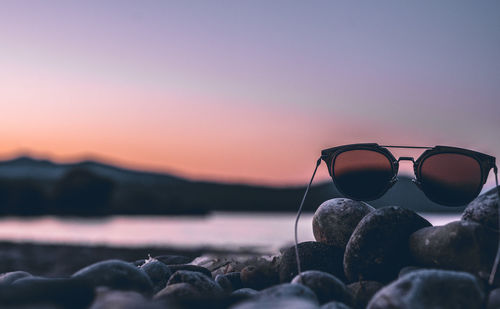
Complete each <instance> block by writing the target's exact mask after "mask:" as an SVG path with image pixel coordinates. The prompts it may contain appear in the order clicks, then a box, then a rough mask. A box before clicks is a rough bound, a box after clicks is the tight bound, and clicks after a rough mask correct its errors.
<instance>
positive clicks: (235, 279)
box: [221, 272, 243, 290]
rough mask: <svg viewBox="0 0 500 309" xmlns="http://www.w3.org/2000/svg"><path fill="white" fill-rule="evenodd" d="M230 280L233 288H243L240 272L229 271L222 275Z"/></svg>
mask: <svg viewBox="0 0 500 309" xmlns="http://www.w3.org/2000/svg"><path fill="white" fill-rule="evenodd" d="M221 276H224V277H226V278H227V279H228V280H229V281H230V282H231V286H232V287H233V290H239V289H241V288H243V283H242V282H241V273H240V272H231V273H227V274H224V275H221Z"/></svg>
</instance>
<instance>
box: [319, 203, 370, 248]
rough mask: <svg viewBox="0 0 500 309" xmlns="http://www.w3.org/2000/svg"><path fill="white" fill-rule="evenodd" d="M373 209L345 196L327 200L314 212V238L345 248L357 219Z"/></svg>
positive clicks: (359, 219) (357, 221)
mask: <svg viewBox="0 0 500 309" xmlns="http://www.w3.org/2000/svg"><path fill="white" fill-rule="evenodd" d="M374 210H375V208H373V207H371V206H370V205H368V204H367V203H365V202H359V201H353V200H350V199H347V198H334V199H331V200H328V201H326V202H324V203H323V204H321V205H320V206H319V207H318V209H317V210H316V212H315V213H314V216H313V222H312V226H313V233H314V238H315V239H316V241H319V242H322V243H324V244H327V245H333V246H337V247H339V248H345V247H346V245H347V242H348V241H349V238H350V237H351V234H352V232H353V231H354V229H355V228H356V226H357V225H358V223H359V221H361V219H363V217H364V216H366V215H367V214H368V213H370V212H372V211H374Z"/></svg>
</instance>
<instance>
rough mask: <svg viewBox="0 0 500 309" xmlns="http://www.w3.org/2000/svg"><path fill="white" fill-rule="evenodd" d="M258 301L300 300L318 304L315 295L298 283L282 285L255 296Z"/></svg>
mask: <svg viewBox="0 0 500 309" xmlns="http://www.w3.org/2000/svg"><path fill="white" fill-rule="evenodd" d="M257 297H258V298H259V299H275V298H301V299H304V300H307V301H310V302H314V303H318V298H317V297H316V294H314V292H313V291H312V290H311V289H310V288H308V287H307V286H305V285H303V284H298V283H282V284H278V285H275V286H272V287H270V288H267V289H265V290H262V291H260V292H259V294H257Z"/></svg>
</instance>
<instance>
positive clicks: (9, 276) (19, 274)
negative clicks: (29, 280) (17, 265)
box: [0, 271, 31, 284]
mask: <svg viewBox="0 0 500 309" xmlns="http://www.w3.org/2000/svg"><path fill="white" fill-rule="evenodd" d="M25 277H31V274H30V273H27V272H25V271H11V272H8V273H4V274H1V275H0V284H11V283H12V282H14V281H16V280H18V279H21V278H25Z"/></svg>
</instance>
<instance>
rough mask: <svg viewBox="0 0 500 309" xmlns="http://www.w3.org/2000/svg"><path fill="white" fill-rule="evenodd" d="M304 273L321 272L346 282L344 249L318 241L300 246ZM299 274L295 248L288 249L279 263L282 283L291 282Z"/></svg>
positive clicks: (303, 243) (301, 264) (307, 242)
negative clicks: (343, 262)
mask: <svg viewBox="0 0 500 309" xmlns="http://www.w3.org/2000/svg"><path fill="white" fill-rule="evenodd" d="M298 249H299V257H300V266H301V270H302V271H306V270H320V271H324V272H327V273H329V274H332V275H334V276H335V277H337V278H339V279H341V280H344V278H345V276H344V269H343V266H342V260H343V257H344V250H343V249H342V248H339V247H336V246H331V245H327V244H324V243H320V242H316V241H306V242H302V243H300V244H299V245H298ZM297 274H298V270H297V260H296V256H295V247H294V246H292V247H290V248H288V249H286V250H285V251H284V252H283V254H282V255H281V258H280V262H279V278H280V282H282V283H284V282H290V281H291V280H292V279H293V278H294V277H295V276H296V275H297Z"/></svg>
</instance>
